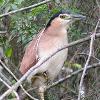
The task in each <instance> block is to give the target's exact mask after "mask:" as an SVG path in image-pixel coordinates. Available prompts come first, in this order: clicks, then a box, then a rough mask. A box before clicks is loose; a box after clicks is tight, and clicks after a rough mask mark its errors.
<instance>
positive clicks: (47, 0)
mask: <svg viewBox="0 0 100 100" xmlns="http://www.w3.org/2000/svg"><path fill="white" fill-rule="evenodd" d="M50 1H51V0H45V1H42V2H40V3H37V4H34V5H31V6H28V7H24V8H21V9H18V10H14V11H10V12H8V13H5V14H2V15H0V18H1V17H4V16H7V15H11V14H14V13H17V12H21V11H24V10H28V9H32V8H34V7H38V6H40V5H43V4H46V3H48V2H50Z"/></svg>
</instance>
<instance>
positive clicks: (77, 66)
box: [73, 63, 82, 69]
mask: <svg viewBox="0 0 100 100" xmlns="http://www.w3.org/2000/svg"><path fill="white" fill-rule="evenodd" d="M73 67H75V68H78V69H80V68H82V66H81V65H80V64H78V63H74V64H73Z"/></svg>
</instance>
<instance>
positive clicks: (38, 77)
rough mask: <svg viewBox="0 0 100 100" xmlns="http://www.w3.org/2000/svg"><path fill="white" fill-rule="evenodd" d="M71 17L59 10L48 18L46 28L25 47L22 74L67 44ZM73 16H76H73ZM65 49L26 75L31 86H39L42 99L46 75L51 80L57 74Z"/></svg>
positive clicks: (65, 53)
mask: <svg viewBox="0 0 100 100" xmlns="http://www.w3.org/2000/svg"><path fill="white" fill-rule="evenodd" d="M73 18H74V17H73V16H72V15H71V14H69V13H65V12H60V13H58V14H56V15H55V16H53V17H52V18H51V19H50V21H49V22H48V24H47V26H46V28H45V29H43V30H42V31H41V32H40V33H39V35H38V36H37V37H36V38H34V39H33V40H32V41H31V42H30V43H29V45H28V47H27V48H26V51H25V55H24V57H23V59H22V62H21V66H20V71H21V73H22V74H25V73H26V72H27V71H28V70H29V69H30V68H31V67H34V65H36V64H38V63H40V62H42V61H43V60H44V59H46V58H47V57H49V56H50V55H51V54H52V53H54V52H55V51H57V50H58V49H59V48H61V47H63V46H64V45H66V44H68V39H67V29H68V28H69V26H70V24H71V23H72V19H73ZM75 18H78V17H76V16H75ZM67 51H68V49H65V50H63V51H61V52H59V53H57V54H56V55H55V56H53V57H52V58H51V59H49V60H48V61H47V62H46V63H45V64H43V65H42V66H41V67H39V68H38V70H37V71H36V73H35V74H34V72H32V73H31V74H30V75H29V76H28V78H27V79H28V81H29V82H31V83H32V84H33V86H37V87H39V92H40V97H41V99H42V100H44V96H43V93H44V91H45V87H46V81H47V80H46V77H48V79H49V80H51V81H53V80H54V78H55V77H56V76H57V75H58V74H59V72H60V70H61V68H62V66H63V64H64V61H65V60H66V57H67ZM44 73H46V75H44ZM45 76H46V77H45Z"/></svg>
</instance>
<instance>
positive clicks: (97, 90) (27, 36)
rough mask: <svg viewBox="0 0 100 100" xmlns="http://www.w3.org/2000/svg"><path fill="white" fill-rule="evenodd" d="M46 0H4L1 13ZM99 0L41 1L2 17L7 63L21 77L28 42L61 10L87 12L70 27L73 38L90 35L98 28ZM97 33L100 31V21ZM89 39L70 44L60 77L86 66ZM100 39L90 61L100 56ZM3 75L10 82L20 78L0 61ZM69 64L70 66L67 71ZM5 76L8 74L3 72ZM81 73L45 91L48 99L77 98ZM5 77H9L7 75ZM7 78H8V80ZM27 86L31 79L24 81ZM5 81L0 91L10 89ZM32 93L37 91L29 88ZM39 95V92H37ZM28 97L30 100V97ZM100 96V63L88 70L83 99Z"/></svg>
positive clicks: (0, 35) (0, 34) (0, 49)
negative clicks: (22, 60)
mask: <svg viewBox="0 0 100 100" xmlns="http://www.w3.org/2000/svg"><path fill="white" fill-rule="evenodd" d="M41 1H43V0H0V15H1V14H4V13H7V12H10V11H13V10H18V9H20V8H22V7H23V8H24V7H27V6H30V5H33V4H36V3H39V2H41ZM98 1H99V0H98ZM99 7H100V5H99ZM99 7H98V2H96V0H52V2H49V3H46V4H43V5H40V6H38V7H35V8H32V9H28V10H24V11H21V12H18V13H15V14H12V15H8V16H4V17H2V18H0V58H1V60H2V61H3V63H4V64H5V65H6V66H7V67H8V68H9V69H10V70H11V71H12V72H13V73H14V75H15V76H16V77H17V78H18V79H19V78H20V72H19V70H18V69H19V66H20V62H21V59H22V57H23V54H24V50H25V48H26V46H27V44H28V43H29V42H30V41H31V40H32V38H33V37H34V36H35V35H36V34H37V33H38V32H39V31H40V30H41V29H42V28H43V27H45V25H46V23H47V22H48V20H49V19H50V17H51V16H52V15H53V14H55V13H57V12H59V11H60V10H66V9H67V10H71V11H72V12H73V13H81V14H83V15H85V16H86V20H84V21H81V22H80V21H77V22H75V23H74V24H73V25H72V26H71V28H70V29H69V42H72V41H75V40H78V39H81V38H84V37H87V36H89V35H91V32H93V31H94V30H95V27H96V24H97V21H98V19H100V14H99V11H100V8H99ZM96 32H97V33H99V32H100V25H99V26H98V28H97V30H96ZM89 45H90V44H89V41H86V42H83V43H81V44H78V45H75V46H73V47H70V48H69V56H68V59H67V61H66V62H65V70H63V71H61V74H60V76H58V78H57V79H56V80H59V78H62V77H65V76H66V75H68V74H71V73H72V71H76V70H78V69H81V68H82V67H84V65H85V62H86V60H87V57H88V53H89ZM99 45H100V39H96V40H95V43H94V46H93V53H92V57H91V60H90V62H89V65H91V64H94V63H97V62H99V61H100V60H99V59H100V46H99ZM0 67H1V68H0V71H2V75H4V77H5V78H6V79H7V80H8V82H7V83H8V84H10V85H12V84H14V83H16V80H15V79H14V78H13V77H12V76H11V75H10V74H9V73H8V72H7V71H6V70H5V68H3V70H2V67H3V65H2V64H0ZM67 68H68V69H69V70H70V71H69V72H66V70H67ZM0 77H1V78H4V77H2V76H1V74H0ZM80 78H81V74H80V73H78V74H77V75H75V76H73V77H72V78H70V79H69V80H66V81H64V82H62V83H61V84H58V85H56V86H54V87H52V88H50V90H47V91H46V93H45V98H46V100H72V99H73V100H77V96H78V86H79V81H80ZM4 80H5V79H4ZM5 81H6V80H5ZM24 87H25V89H26V90H29V88H30V86H27V82H25V83H24ZM6 90H7V88H6V87H5V85H4V84H3V83H2V82H0V95H1V94H3V92H4V91H6ZM29 92H30V94H31V95H32V96H34V95H35V94H34V93H33V91H29ZM15 97H16V96H15V94H11V95H9V96H8V97H6V100H11V99H12V98H15ZM36 97H37V95H36ZM27 98H28V97H26V100H30V99H29V98H28V99H27ZM99 99H100V67H96V68H94V69H92V68H91V69H90V70H88V71H87V73H86V76H85V79H84V86H83V97H82V99H81V100H99Z"/></svg>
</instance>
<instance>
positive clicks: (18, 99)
mask: <svg viewBox="0 0 100 100" xmlns="http://www.w3.org/2000/svg"><path fill="white" fill-rule="evenodd" d="M0 81H1V82H2V83H3V84H5V85H6V86H7V87H8V88H9V89H10V88H11V86H10V85H8V84H7V83H6V82H5V81H4V80H3V79H1V78H0ZM13 92H14V93H15V95H16V97H17V100H20V98H19V95H18V93H17V92H16V91H15V90H13Z"/></svg>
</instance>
